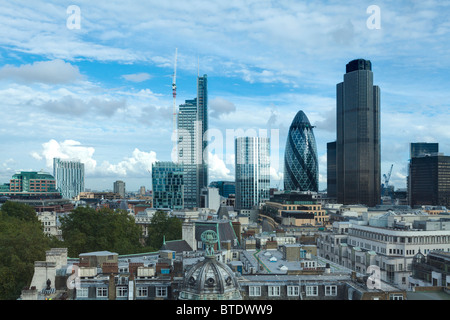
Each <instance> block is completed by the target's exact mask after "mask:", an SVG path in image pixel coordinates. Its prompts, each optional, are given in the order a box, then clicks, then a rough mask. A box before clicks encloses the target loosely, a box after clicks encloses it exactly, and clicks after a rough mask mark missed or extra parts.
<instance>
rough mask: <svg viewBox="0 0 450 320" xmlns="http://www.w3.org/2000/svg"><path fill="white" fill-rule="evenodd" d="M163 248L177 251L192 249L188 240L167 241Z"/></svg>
mask: <svg viewBox="0 0 450 320" xmlns="http://www.w3.org/2000/svg"><path fill="white" fill-rule="evenodd" d="M161 250H170V251H175V252H176V253H182V252H185V251H192V248H191V246H190V245H189V244H188V243H187V242H186V240H172V241H166V242H165V243H164V244H163V245H162V247H161Z"/></svg>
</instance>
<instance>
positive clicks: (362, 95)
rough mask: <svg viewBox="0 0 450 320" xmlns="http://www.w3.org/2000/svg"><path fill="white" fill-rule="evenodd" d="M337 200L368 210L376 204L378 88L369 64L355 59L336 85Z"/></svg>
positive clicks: (378, 187)
mask: <svg viewBox="0 0 450 320" xmlns="http://www.w3.org/2000/svg"><path fill="white" fill-rule="evenodd" d="M336 98H337V99H336V100H337V101H336V110H337V114H336V120H337V121H336V122H337V125H336V127H337V128H336V131H337V132H336V133H337V140H336V168H337V170H336V172H337V176H336V185H337V189H336V190H337V201H338V203H342V204H363V205H367V206H369V207H371V206H375V205H377V204H378V203H379V202H380V200H381V199H380V197H381V177H380V162H381V160H380V88H379V87H378V86H374V85H373V73H372V64H371V62H370V61H368V60H363V59H357V60H353V61H351V62H349V63H348V64H347V66H346V73H345V75H344V81H343V82H341V83H338V84H337V86H336Z"/></svg>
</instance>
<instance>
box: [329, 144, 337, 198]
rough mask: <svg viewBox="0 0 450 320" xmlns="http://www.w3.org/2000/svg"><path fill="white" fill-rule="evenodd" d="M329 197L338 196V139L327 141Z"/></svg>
mask: <svg viewBox="0 0 450 320" xmlns="http://www.w3.org/2000/svg"><path fill="white" fill-rule="evenodd" d="M327 197H328V198H336V141H333V142H328V143H327Z"/></svg>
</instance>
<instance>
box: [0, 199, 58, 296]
mask: <svg viewBox="0 0 450 320" xmlns="http://www.w3.org/2000/svg"><path fill="white" fill-rule="evenodd" d="M48 249H50V238H48V237H47V236H46V235H45V234H44V233H43V231H42V225H41V223H40V222H39V220H38V219H37V218H36V213H35V212H34V209H33V208H31V207H29V206H27V205H24V204H20V203H14V202H9V201H8V202H6V203H5V204H3V206H2V208H1V212H0V299H1V300H10V299H17V298H18V297H19V296H20V293H21V290H22V289H23V287H25V286H28V285H29V284H30V283H31V279H32V277H33V273H34V262H35V261H42V260H45V251H46V250H48Z"/></svg>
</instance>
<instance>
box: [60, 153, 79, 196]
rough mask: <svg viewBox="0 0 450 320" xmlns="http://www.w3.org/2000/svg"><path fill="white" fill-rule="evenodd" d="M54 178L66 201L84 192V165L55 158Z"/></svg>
mask: <svg viewBox="0 0 450 320" xmlns="http://www.w3.org/2000/svg"><path fill="white" fill-rule="evenodd" d="M53 176H54V177H55V180H56V188H57V190H58V191H59V192H61V196H62V197H63V198H64V199H72V198H73V197H76V196H77V195H79V194H80V192H84V163H81V162H80V161H69V160H61V159H60V158H53Z"/></svg>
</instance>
